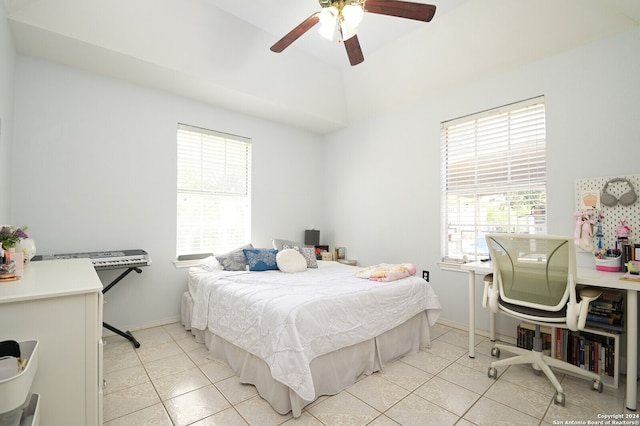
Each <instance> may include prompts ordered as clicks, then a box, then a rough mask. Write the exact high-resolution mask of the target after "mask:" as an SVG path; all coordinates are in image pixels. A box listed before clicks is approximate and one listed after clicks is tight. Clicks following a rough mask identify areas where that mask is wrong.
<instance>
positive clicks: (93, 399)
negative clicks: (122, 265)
mask: <svg viewBox="0 0 640 426" xmlns="http://www.w3.org/2000/svg"><path fill="white" fill-rule="evenodd" d="M101 337H102V283H101V282H100V279H99V278H98V275H97V274H96V272H95V269H94V268H93V265H92V263H91V261H90V260H89V259H64V260H47V261H39V262H31V263H30V264H28V265H27V266H26V267H25V269H24V273H23V276H22V279H20V280H19V281H11V282H3V283H0V341H2V340H9V339H11V340H18V341H21V340H37V341H38V342H39V344H38V345H39V348H38V350H39V354H38V371H37V374H36V375H35V378H34V379H33V384H32V386H31V391H32V392H33V393H36V394H38V395H39V417H40V423H41V424H43V425H66V426H75V425H78V426H93V425H96V426H98V425H102V381H103V377H102V339H101ZM0 397H2V396H1V395H0Z"/></svg>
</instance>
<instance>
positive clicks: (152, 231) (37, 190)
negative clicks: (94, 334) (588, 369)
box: [0, 30, 640, 335]
mask: <svg viewBox="0 0 640 426" xmlns="http://www.w3.org/2000/svg"><path fill="white" fill-rule="evenodd" d="M0 34H1V33H0ZM0 40H1V39H0ZM5 50H6V48H4V47H3V50H2V55H3V57H4V56H6V52H5ZM638 51H640V30H634V31H632V32H628V33H626V34H622V35H618V36H616V37H613V38H611V39H608V40H604V41H599V42H597V43H594V44H592V45H588V46H585V47H583V48H580V49H576V50H574V51H571V52H568V53H566V54H562V55H559V56H556V57H553V58H549V59H547V60H544V61H541V62H538V63H534V64H530V65H527V66H524V67H522V68H520V69H516V70H513V71H512V72H509V73H506V74H503V75H500V76H498V77H496V78H492V79H488V80H483V81H478V82H476V83H475V84H472V85H469V86H467V87H461V88H459V89H457V90H455V91H452V92H449V93H446V94H444V95H441V96H438V97H435V98H432V99H426V100H424V101H423V102H421V103H419V104H417V105H414V106H412V107H410V108H406V109H404V110H400V111H396V112H393V113H389V114H385V115H383V116H381V117H376V118H375V119H372V120H369V121H367V122H364V123H359V124H356V125H352V126H350V127H349V128H347V129H345V130H344V131H340V132H338V133H336V134H333V135H330V136H327V137H325V138H323V139H321V138H319V137H317V136H314V135H311V134H308V133H305V132H301V131H296V130H292V129H289V128H286V127H283V126H280V125H276V124H273V123H269V122H266V121H263V120H259V119H255V118H252V117H248V116H243V115H239V114H235V113H232V112H229V111H224V110H220V109H216V108H213V107H210V106H206V105H203V104H198V103H195V102H191V101H188V100H185V99H183V98H178V97H174V96H171V95H167V94H163V93H160V92H157V91H153V90H149V89H144V88H141V87H139V86H134V85H130V84H126V83H122V82H119V81H116V80H111V79H107V78H102V77H98V76H96V75H93V74H89V73H85V72H81V71H77V70H72V69H69V68H65V67H62V66H59V65H55V64H51V63H48V62H44V61H40V60H36V59H33V58H26V57H18V60H17V63H16V71H15V101H16V102H15V105H16V106H15V125H14V140H15V141H14V158H15V159H16V160H17V161H18V162H19V164H20V166H18V167H15V169H14V174H13V177H14V181H13V187H12V188H13V197H12V201H13V202H12V208H11V219H12V221H13V223H15V224H28V225H29V227H30V232H31V233H32V234H33V237H34V238H35V240H36V242H37V244H38V251H39V252H40V253H59V252H65V251H72V252H78V251H83V250H90V251H91V250H102V249H115V248H136V247H140V248H144V249H146V250H148V251H149V252H150V253H151V256H152V258H153V260H154V264H153V266H152V267H150V268H146V269H145V270H144V271H143V274H142V275H141V276H134V277H130V278H127V281H124V282H123V283H122V284H119V285H118V286H117V287H115V288H114V290H113V291H112V292H110V293H109V294H108V295H107V296H108V297H107V299H108V301H109V303H108V304H107V305H106V307H105V318H106V320H107V321H108V322H112V323H114V325H116V326H119V327H121V328H128V327H129V328H137V327H141V326H145V325H150V324H155V323H158V322H162V321H164V320H167V319H173V318H175V317H177V315H178V312H179V297H180V294H181V293H182V291H183V290H184V288H185V283H184V275H185V271H184V270H176V269H174V267H173V264H172V260H173V258H174V255H175V253H174V244H175V196H174V193H175V191H174V188H175V125H176V123H177V122H184V123H188V124H193V125H197V126H202V127H208V128H212V129H215V130H219V131H224V132H230V133H235V134H239V135H243V136H247V137H251V138H253V141H254V157H253V158H254V165H253V189H254V191H253V242H254V244H256V245H259V246H266V245H268V244H269V242H270V240H271V238H274V237H278V238H290V239H301V238H302V231H303V230H304V229H305V228H307V227H309V226H311V225H314V226H316V228H318V229H320V230H321V241H322V243H325V244H330V245H332V246H334V245H342V246H346V247H347V257H349V258H356V259H358V261H359V263H360V264H361V265H369V264H374V263H378V262H404V261H411V262H414V263H416V265H417V266H418V269H419V270H422V269H426V270H429V271H431V282H432V284H433V286H434V288H435V290H436V292H437V293H438V295H439V297H440V299H441V301H442V304H443V308H444V310H443V313H442V318H443V319H445V320H447V321H449V322H452V323H457V324H460V325H462V326H464V325H466V323H467V309H466V275H464V274H462V273H456V272H447V271H442V270H440V269H439V268H438V266H437V263H436V262H437V261H438V260H439V258H440V151H439V150H440V145H439V144H440V142H439V123H440V122H441V121H443V120H447V119H450V118H454V117H459V116H462V115H466V114H470V113H473V112H476V111H480V110H484V109H488V108H492V107H495V106H498V105H502V104H506V103H511V102H514V101H518V100H521V99H525V98H529V97H532V96H537V95H545V97H546V105H547V140H548V180H549V185H548V210H547V212H548V218H549V231H550V232H553V233H564V234H570V233H571V230H572V224H573V217H572V216H573V209H574V207H573V184H574V180H575V179H576V178H583V177H590V176H606V175H615V174H617V173H620V174H623V173H638V166H637V164H638V163H637V159H636V158H637V156H635V150H637V142H638V135H640V124H639V123H638V120H637V111H638V107H637V105H638V104H639V101H640V84H638V75H640V58H639V57H638V55H637V52H638ZM8 56H9V57H11V54H9V55H8ZM5 72H6V71H5ZM424 78H428V75H425V76H424ZM390 84H392V82H390ZM2 161H4V160H2ZM320 176H321V177H322V178H321V179H319V178H318V177H320ZM0 194H1V192H0ZM0 212H1V210H0ZM0 218H1V216H0ZM634 237H635V238H637V239H640V230H636V231H635V234H634ZM580 261H581V263H582V264H584V263H585V262H589V261H590V259H588V258H586V257H584V256H583V257H582V258H581V259H580ZM115 274H116V273H115V272H108V273H103V274H102V275H104V278H105V279H107V280H108V279H109V278H111V277H113V276H115ZM477 303H478V306H477V309H478V310H480V307H479V296H478V301H477ZM115 318H117V320H116V319H115ZM498 321H499V324H498V326H499V331H500V332H502V333H505V334H510V335H513V334H514V333H513V328H512V323H510V322H508V321H505V320H504V319H503V318H499V319H498ZM479 325H480V327H484V328H485V329H486V328H487V327H488V324H487V321H486V320H484V317H483V321H480V324H479Z"/></svg>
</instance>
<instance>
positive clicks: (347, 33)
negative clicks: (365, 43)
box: [340, 20, 358, 40]
mask: <svg viewBox="0 0 640 426" xmlns="http://www.w3.org/2000/svg"><path fill="white" fill-rule="evenodd" d="M340 32H341V33H342V40H349V39H350V38H351V37H353V36H354V35H356V34H357V33H358V31H357V30H356V29H355V28H353V27H352V26H351V25H349V22H347V21H346V20H345V21H342V22H341V23H340Z"/></svg>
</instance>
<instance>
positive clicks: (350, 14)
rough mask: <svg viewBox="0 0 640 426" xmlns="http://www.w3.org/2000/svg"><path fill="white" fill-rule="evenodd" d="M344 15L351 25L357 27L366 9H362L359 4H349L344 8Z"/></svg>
mask: <svg viewBox="0 0 640 426" xmlns="http://www.w3.org/2000/svg"><path fill="white" fill-rule="evenodd" d="M342 16H343V17H344V19H345V21H347V22H348V23H349V25H351V26H352V27H353V28H356V27H357V26H358V25H359V24H360V22H362V17H363V16H364V10H362V6H361V5H359V4H347V5H345V6H344V8H343V9H342Z"/></svg>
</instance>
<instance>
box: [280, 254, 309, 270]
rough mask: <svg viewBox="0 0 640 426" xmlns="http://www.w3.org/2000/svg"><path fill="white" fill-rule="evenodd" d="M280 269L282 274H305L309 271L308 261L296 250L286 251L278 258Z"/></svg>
mask: <svg viewBox="0 0 640 426" xmlns="http://www.w3.org/2000/svg"><path fill="white" fill-rule="evenodd" d="M276 261H277V263H278V268H279V269H280V270H281V271H282V272H304V271H306V270H307V261H306V260H305V259H304V256H302V254H300V252H299V251H298V250H296V249H284V250H282V251H279V252H278V255H277V256H276Z"/></svg>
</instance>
